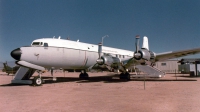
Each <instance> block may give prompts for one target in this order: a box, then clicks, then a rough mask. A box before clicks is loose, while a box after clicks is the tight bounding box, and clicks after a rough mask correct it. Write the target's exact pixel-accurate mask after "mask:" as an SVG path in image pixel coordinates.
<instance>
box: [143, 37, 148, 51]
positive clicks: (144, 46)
mask: <svg viewBox="0 0 200 112" xmlns="http://www.w3.org/2000/svg"><path fill="white" fill-rule="evenodd" d="M142 48H143V49H147V50H149V42H148V38H147V37H146V36H144V37H143V44H142Z"/></svg>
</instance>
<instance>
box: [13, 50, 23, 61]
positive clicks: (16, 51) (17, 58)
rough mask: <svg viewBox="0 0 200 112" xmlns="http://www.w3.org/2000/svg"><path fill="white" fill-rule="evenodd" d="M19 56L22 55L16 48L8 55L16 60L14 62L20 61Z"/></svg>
mask: <svg viewBox="0 0 200 112" xmlns="http://www.w3.org/2000/svg"><path fill="white" fill-rule="evenodd" d="M21 54H22V53H21V50H20V48H17V49H15V50H13V51H12V52H11V53H10V55H11V56H12V57H13V58H14V59H16V60H20V58H21Z"/></svg>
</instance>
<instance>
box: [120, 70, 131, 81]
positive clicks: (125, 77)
mask: <svg viewBox="0 0 200 112" xmlns="http://www.w3.org/2000/svg"><path fill="white" fill-rule="evenodd" d="M119 78H120V79H126V80H130V79H131V76H130V74H129V73H128V72H125V73H123V72H122V73H121V74H120V75H119Z"/></svg>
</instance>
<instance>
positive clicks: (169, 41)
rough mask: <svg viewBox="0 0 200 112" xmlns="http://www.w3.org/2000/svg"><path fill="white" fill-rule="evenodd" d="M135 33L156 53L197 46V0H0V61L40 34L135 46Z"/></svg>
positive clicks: (199, 10) (199, 8)
mask: <svg viewBox="0 0 200 112" xmlns="http://www.w3.org/2000/svg"><path fill="white" fill-rule="evenodd" d="M137 34H139V35H140V36H141V37H143V36H147V37H148V38H149V45H150V50H152V51H154V52H156V53H160V52H165V51H172V50H182V49H190V48H196V47H200V0H0V61H1V62H3V61H6V60H7V61H10V60H13V59H12V58H11V56H10V52H11V51H12V50H13V49H15V48H18V47H21V46H27V45H30V44H31V42H32V41H33V40H34V39H38V38H45V37H53V36H56V37H58V36H61V37H62V38H65V39H66V38H67V37H68V36H69V37H70V39H71V40H77V39H79V40H80V41H81V42H86V43H92V44H97V43H99V42H100V41H101V37H103V36H104V35H109V37H108V38H105V39H104V45H105V46H110V47H116V48H122V49H127V50H135V35H137ZM141 41H142V40H141ZM141 41H140V42H141ZM196 56H197V57H199V58H200V55H196Z"/></svg>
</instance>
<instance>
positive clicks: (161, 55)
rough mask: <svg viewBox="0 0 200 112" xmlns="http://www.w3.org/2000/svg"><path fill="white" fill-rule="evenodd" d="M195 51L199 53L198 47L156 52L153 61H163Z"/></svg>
mask: <svg viewBox="0 0 200 112" xmlns="http://www.w3.org/2000/svg"><path fill="white" fill-rule="evenodd" d="M197 53H200V48H194V49H188V50H180V51H170V52H164V53H157V54H156V59H155V61H164V60H167V59H171V58H178V57H182V56H187V55H193V54H197Z"/></svg>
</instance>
